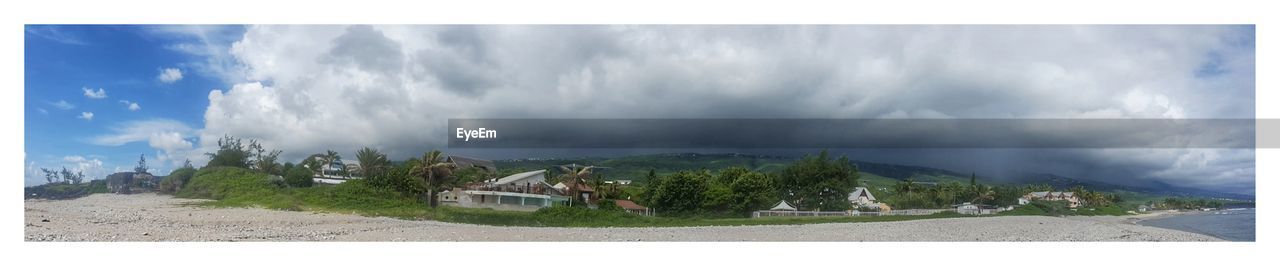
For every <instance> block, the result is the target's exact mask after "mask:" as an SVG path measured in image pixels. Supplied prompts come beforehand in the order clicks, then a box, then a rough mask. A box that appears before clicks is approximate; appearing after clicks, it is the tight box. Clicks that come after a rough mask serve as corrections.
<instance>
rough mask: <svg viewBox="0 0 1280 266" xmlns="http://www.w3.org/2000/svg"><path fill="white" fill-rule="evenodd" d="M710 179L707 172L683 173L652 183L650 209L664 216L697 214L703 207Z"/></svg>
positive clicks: (663, 177) (658, 179) (661, 178)
mask: <svg viewBox="0 0 1280 266" xmlns="http://www.w3.org/2000/svg"><path fill="white" fill-rule="evenodd" d="M708 178H710V177H709V176H707V174H706V173H705V172H687V171H682V172H678V173H675V174H671V175H667V176H662V177H659V178H657V180H654V181H650V186H652V188H651V189H650V190H649V193H650V194H651V195H649V200H648V201H649V204H650V205H651V206H650V207H653V208H654V210H657V211H658V213H662V214H664V215H687V214H692V213H695V212H696V211H698V209H700V208H702V207H703V200H704V199H705V197H706V194H705V192H706V190H707V187H706V185H707V182H706V181H705V180H706V179H708Z"/></svg>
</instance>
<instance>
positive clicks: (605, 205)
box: [596, 200, 623, 211]
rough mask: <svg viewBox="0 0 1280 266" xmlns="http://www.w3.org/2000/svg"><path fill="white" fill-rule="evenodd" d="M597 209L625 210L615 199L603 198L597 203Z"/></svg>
mask: <svg viewBox="0 0 1280 266" xmlns="http://www.w3.org/2000/svg"><path fill="white" fill-rule="evenodd" d="M596 209H598V210H602V211H623V209H622V207H621V206H618V203H617V202H614V201H613V200H601V201H600V203H597V204H596Z"/></svg>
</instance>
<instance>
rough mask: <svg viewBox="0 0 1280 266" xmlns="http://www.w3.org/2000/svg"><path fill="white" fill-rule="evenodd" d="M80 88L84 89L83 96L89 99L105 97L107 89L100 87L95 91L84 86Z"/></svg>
mask: <svg viewBox="0 0 1280 266" xmlns="http://www.w3.org/2000/svg"><path fill="white" fill-rule="evenodd" d="M81 90H84V97H89V98H90V99H102V98H107V91H106V90H103V89H102V88H98V90H97V91H94V90H93V89H92V88H89V87H84V88H81Z"/></svg>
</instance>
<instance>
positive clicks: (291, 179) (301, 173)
mask: <svg viewBox="0 0 1280 266" xmlns="http://www.w3.org/2000/svg"><path fill="white" fill-rule="evenodd" d="M311 177H312V176H311V170H309V169H306V168H303V167H293V168H289V170H288V171H287V172H285V173H284V182H285V184H289V186H290V187H310V186H312V185H313V183H314V182H315V181H314V180H312V179H311Z"/></svg>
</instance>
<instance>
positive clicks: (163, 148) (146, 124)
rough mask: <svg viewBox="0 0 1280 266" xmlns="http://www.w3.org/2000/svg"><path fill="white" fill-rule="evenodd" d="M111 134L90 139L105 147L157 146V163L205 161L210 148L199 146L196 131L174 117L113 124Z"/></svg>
mask: <svg viewBox="0 0 1280 266" xmlns="http://www.w3.org/2000/svg"><path fill="white" fill-rule="evenodd" d="M109 130H110V133H109V134H104V135H98V136H94V137H92V138H89V139H87V140H86V142H88V143H90V144H94V145H101V146H120V145H125V144H128V143H133V142H144V141H145V142H147V144H148V145H149V146H150V147H151V148H153V149H156V151H157V155H156V159H157V160H156V162H168V163H169V164H170V165H174V166H177V165H180V164H181V163H182V162H183V161H184V160H187V159H190V160H192V161H193V162H202V161H203V160H204V159H206V158H204V156H203V154H204V152H205V151H207V150H202V149H195V148H194V147H193V143H192V141H190V140H188V138H191V137H193V135H192V134H193V133H194V132H195V131H194V130H192V129H191V127H189V126H187V125H186V124H184V123H182V122H179V121H176V120H171V119H149V120H135V121H128V122H123V123H119V124H116V125H113V126H112V127H111V128H109Z"/></svg>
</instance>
